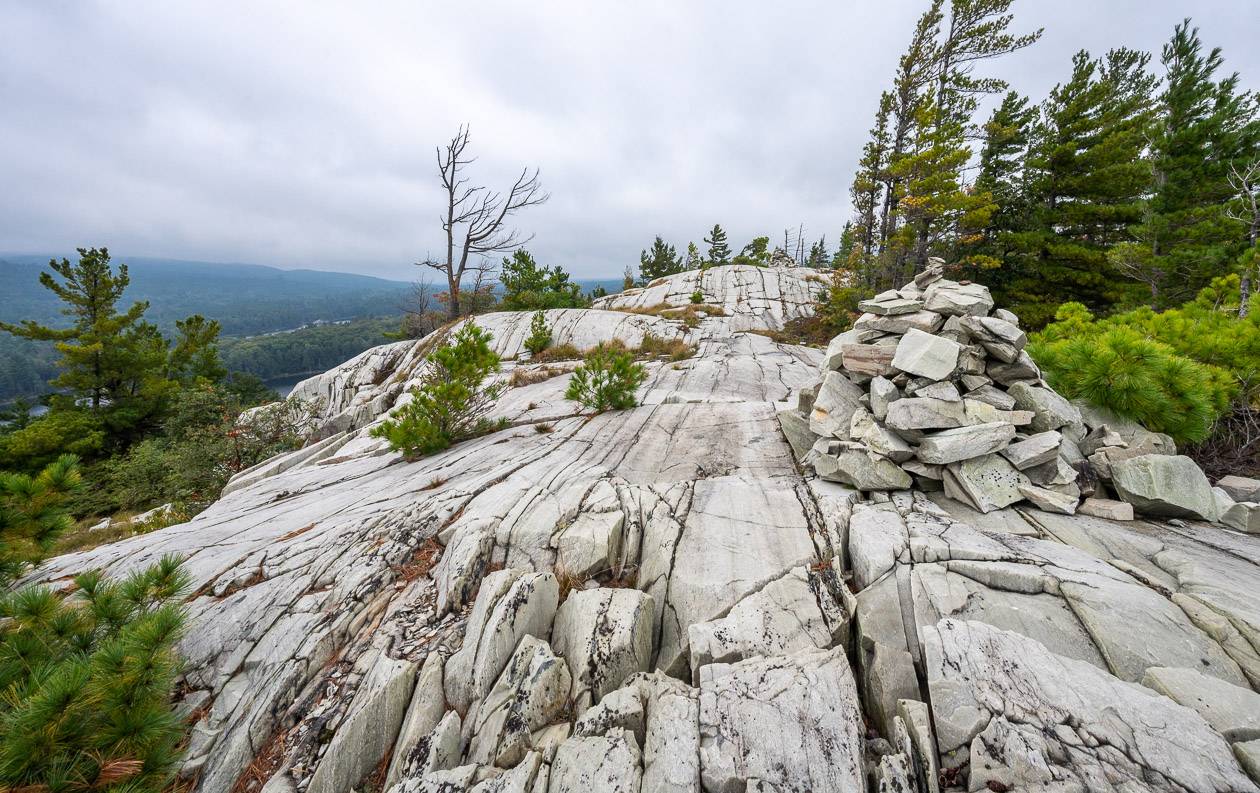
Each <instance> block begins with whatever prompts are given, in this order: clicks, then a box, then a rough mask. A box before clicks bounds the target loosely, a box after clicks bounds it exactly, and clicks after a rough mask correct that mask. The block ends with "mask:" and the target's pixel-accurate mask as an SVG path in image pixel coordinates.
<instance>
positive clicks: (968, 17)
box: [935, 0, 1043, 125]
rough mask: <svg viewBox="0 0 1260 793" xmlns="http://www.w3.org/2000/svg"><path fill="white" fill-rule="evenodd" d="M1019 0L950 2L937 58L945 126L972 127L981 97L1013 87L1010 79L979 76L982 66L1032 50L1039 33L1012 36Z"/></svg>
mask: <svg viewBox="0 0 1260 793" xmlns="http://www.w3.org/2000/svg"><path fill="white" fill-rule="evenodd" d="M1013 2H1014V0H950V4H949V22H948V24H947V25H946V26H945V31H944V36H943V38H942V41H941V45H940V48H939V51H938V54H937V57H938V59H939V64H938V66H937V69H936V91H935V97H936V103H937V105H938V106H939V108H940V112H939V119H940V121H941V122H942V123H946V122H948V123H954V124H961V125H966V124H967V123H969V122H970V120H971V117H972V114H973V113H974V112H975V109H976V106H977V105H978V104H979V101H980V99H981V98H983V97H984V96H985V95H986V94H998V93H1002V92H1003V91H1005V90H1006V89H1007V83H1006V81H1005V80H1002V79H999V78H996V77H979V78H977V77H974V76H973V75H972V72H973V70H974V69H975V66H976V64H978V63H979V62H981V61H985V60H989V59H992V58H998V57H1001V56H1003V55H1008V54H1010V53H1012V52H1016V51H1018V50H1022V49H1024V48H1025V47H1030V46H1032V45H1033V44H1035V43H1036V42H1037V40H1038V39H1040V38H1041V34H1042V32H1043V31H1042V30H1041V29H1038V30H1036V31H1034V32H1032V33H1027V34H1024V35H1014V34H1011V33H1008V32H1007V28H1008V27H1010V24H1011V22H1012V21H1013V20H1014V16H1013V15H1012V14H1011V5H1012V3H1013Z"/></svg>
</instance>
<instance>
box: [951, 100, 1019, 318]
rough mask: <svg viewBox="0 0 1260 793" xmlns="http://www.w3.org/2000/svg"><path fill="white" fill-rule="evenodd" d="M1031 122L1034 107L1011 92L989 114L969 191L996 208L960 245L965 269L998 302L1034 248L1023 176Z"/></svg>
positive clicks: (1004, 300)
mask: <svg viewBox="0 0 1260 793" xmlns="http://www.w3.org/2000/svg"><path fill="white" fill-rule="evenodd" d="M1036 120H1037V108H1036V107H1035V106H1032V105H1031V104H1030V103H1029V101H1028V99H1027V98H1026V97H1022V96H1020V95H1019V94H1017V93H1015V92H1014V91H1011V92H1009V93H1007V94H1006V96H1005V97H1003V99H1002V103H1001V104H1000V105H999V106H998V107H997V108H995V109H994V111H993V113H992V114H991V115H990V116H989V121H988V123H986V124H985V126H984V132H983V134H984V138H983V140H984V143H983V146H982V147H981V150H980V163H979V172H978V174H977V176H976V183H975V189H976V190H978V191H983V192H987V193H989V194H990V195H992V196H993V203H994V205H995V206H996V208H995V209H994V211H993V214H992V215H991V216H990V218H989V225H988V227H987V228H986V229H985V230H984V232H983V234H982V236H981V238H980V239H978V240H976V241H975V242H974V243H972V244H970V245H965V246H963V249H962V251H963V253H964V255H965V257H966V260H967V262H968V264H969V267H968V270H969V272H970V273H971V274H972V276H973V277H974V278H976V279H979V280H982V281H983V282H984V283H985V284H986V285H988V286H989V287H990V288H991V289H993V291H994V294H995V296H996V297H997V299H998V301H999V303H1000V304H1003V305H1004V304H1005V303H1006V302H1007V301H1006V293H1005V288H1006V285H1007V284H1008V282H1009V281H1010V279H1011V277H1012V275H1013V274H1014V273H1016V272H1018V271H1019V270H1020V269H1021V268H1023V267H1026V265H1027V259H1028V256H1029V254H1030V252H1035V251H1036V244H1035V235H1032V234H1031V233H1030V231H1031V228H1030V223H1031V221H1030V213H1031V209H1032V207H1031V204H1030V201H1029V193H1028V186H1027V184H1026V182H1025V174H1024V166H1025V163H1026V160H1027V156H1028V144H1029V141H1030V139H1031V133H1032V127H1033V124H1034V123H1036Z"/></svg>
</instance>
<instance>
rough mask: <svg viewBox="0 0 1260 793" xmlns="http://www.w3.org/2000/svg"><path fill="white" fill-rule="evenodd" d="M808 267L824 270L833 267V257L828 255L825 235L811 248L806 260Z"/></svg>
mask: <svg viewBox="0 0 1260 793" xmlns="http://www.w3.org/2000/svg"><path fill="white" fill-rule="evenodd" d="M805 266H806V267H814V268H822V267H830V266H831V255H830V254H828V253H827V237H826V235H823V236H822V237H819V238H818V242H815V243H814V244H813V245H810V246H809V256H807V257H806V258H805Z"/></svg>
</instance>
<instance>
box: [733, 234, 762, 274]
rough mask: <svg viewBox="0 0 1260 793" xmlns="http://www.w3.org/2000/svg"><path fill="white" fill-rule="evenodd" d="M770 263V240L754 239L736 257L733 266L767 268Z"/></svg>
mask: <svg viewBox="0 0 1260 793" xmlns="http://www.w3.org/2000/svg"><path fill="white" fill-rule="evenodd" d="M769 263H770V238H769V237H754V238H753V240H752V242H750V243H748V244H747V245H745V246H744V249H743V250H741V251H740V252H739V255H738V256H736V257H735V259H734V261H733V262H732V264H743V265H748V266H751V267H765V266H766V265H767V264H769Z"/></svg>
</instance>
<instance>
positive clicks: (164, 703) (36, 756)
mask: <svg viewBox="0 0 1260 793" xmlns="http://www.w3.org/2000/svg"><path fill="white" fill-rule="evenodd" d="M179 565H180V562H179V560H178V559H176V558H174V557H164V558H163V559H162V560H161V561H160V562H158V563H157V564H155V565H153V566H152V567H150V568H148V569H146V570H138V571H136V572H134V573H132V574H131V575H130V576H128V577H127V578H126V579H124V580H122V581H117V582H115V581H107V580H105V579H104V578H103V577H102V576H101V575H100V574H99V573H96V572H93V573H84V574H82V575H79V576H76V577H75V579H74V583H75V586H74V587H73V594H70V595H61V594H58V593H56V592H54V591H53V590H52V589H51V588H48V587H27V588H25V589H21V590H18V591H16V592H10V593H7V594H5V595H0V789H4V790H25V791H47V793H74V792H76V791H102V792H104V791H112V792H113V793H123V792H124V791H126V792H127V793H160V791H162V790H165V789H167V785H168V784H170V783H171V781H172V779H173V777H174V774H175V771H176V770H177V769H178V768H179V763H180V759H181V755H182V751H181V750H180V744H181V743H182V742H183V741H184V738H185V732H186V726H185V724H184V722H183V718H182V716H181V715H180V714H179V713H177V712H176V711H175V709H174V708H173V707H172V704H171V699H172V693H173V690H174V687H175V679H176V675H177V673H178V667H179V660H178V657H177V655H176V653H175V643H176V641H178V639H179V637H180V635H181V632H182V629H183V626H184V619H185V614H184V611H183V608H182V607H181V606H180V602H181V601H182V599H183V597H184V595H185V594H186V592H187V590H188V576H187V575H186V574H185V573H184V572H183V571H182V570H181V569H180V566H179Z"/></svg>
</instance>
